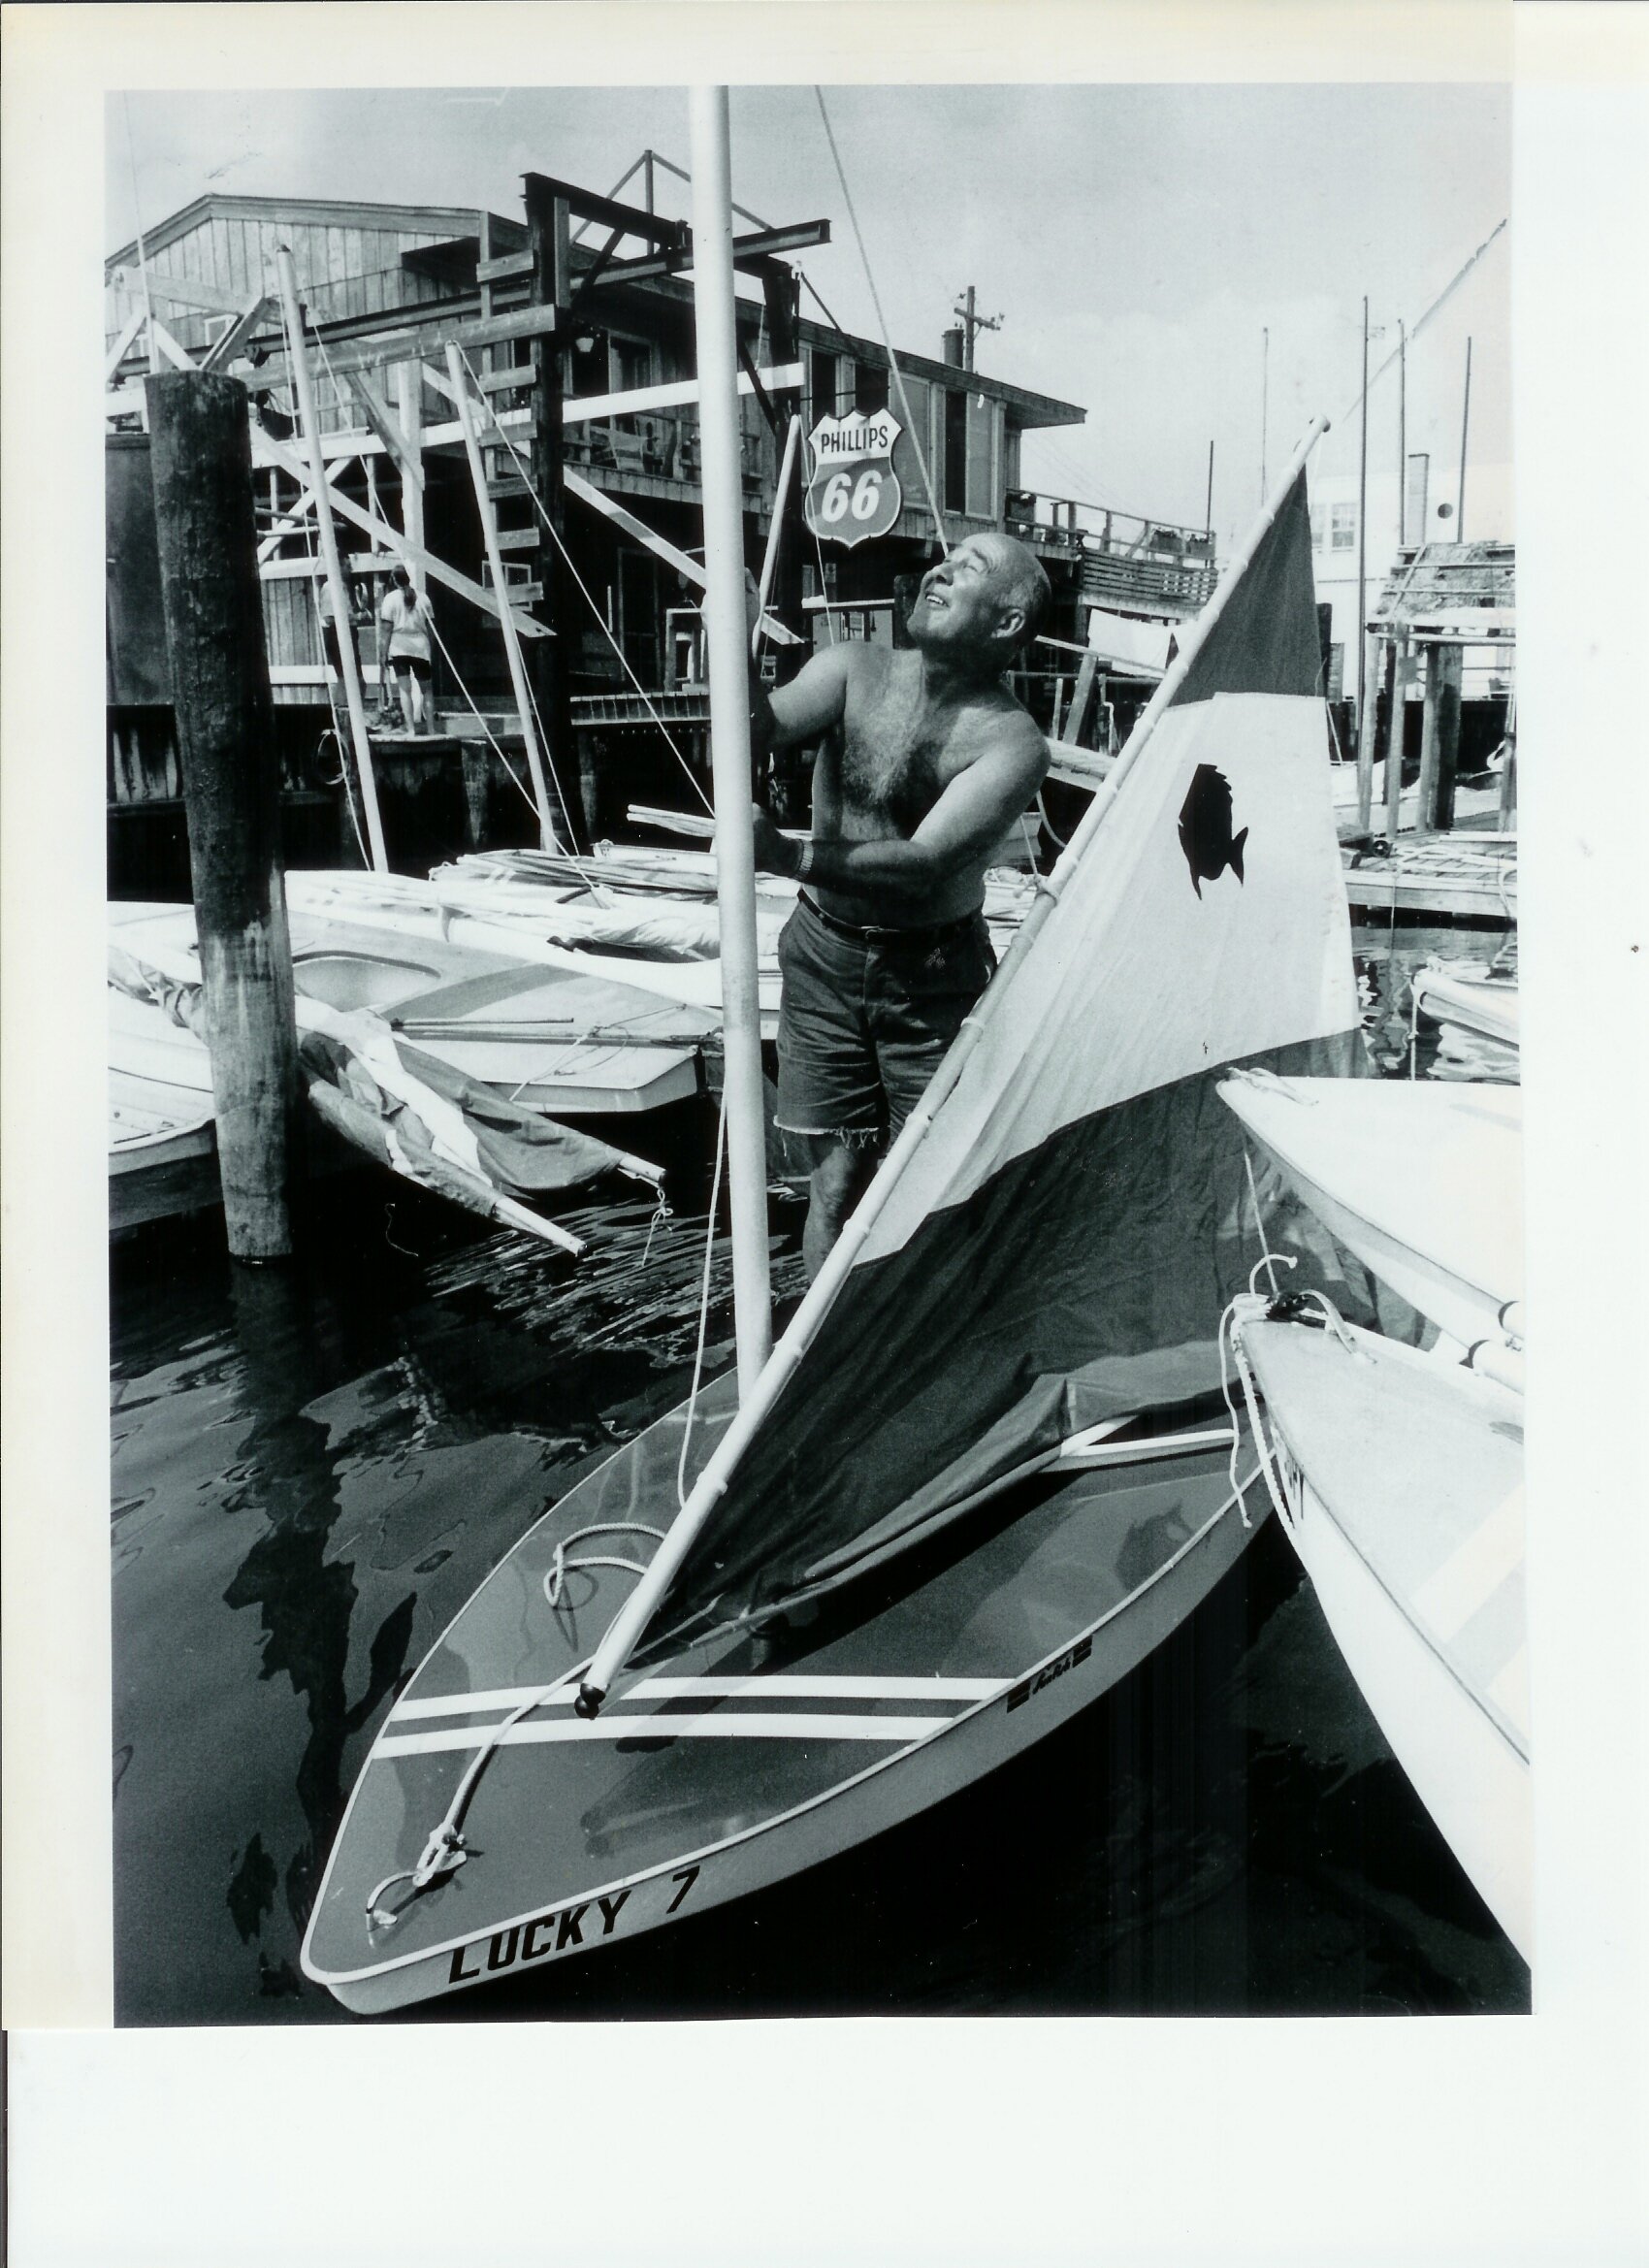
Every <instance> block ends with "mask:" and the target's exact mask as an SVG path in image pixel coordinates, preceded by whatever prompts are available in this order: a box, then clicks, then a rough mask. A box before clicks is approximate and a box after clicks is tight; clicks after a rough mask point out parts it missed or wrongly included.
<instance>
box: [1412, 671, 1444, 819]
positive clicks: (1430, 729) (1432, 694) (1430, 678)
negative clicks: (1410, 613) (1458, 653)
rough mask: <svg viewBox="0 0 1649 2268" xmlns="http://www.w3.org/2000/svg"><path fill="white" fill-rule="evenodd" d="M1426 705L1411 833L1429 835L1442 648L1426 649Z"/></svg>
mask: <svg viewBox="0 0 1649 2268" xmlns="http://www.w3.org/2000/svg"><path fill="white" fill-rule="evenodd" d="M1425 657H1426V705H1425V709H1424V712H1423V714H1422V717H1421V722H1420V793H1419V794H1418V796H1417V797H1416V803H1417V806H1418V808H1417V809H1416V811H1415V813H1414V832H1415V833H1416V834H1430V833H1431V832H1432V830H1433V828H1434V827H1435V826H1437V805H1438V697H1439V693H1440V692H1441V690H1442V666H1441V664H1442V649H1441V648H1440V647H1439V646H1438V645H1436V644H1435V643H1430V644H1428V645H1427V646H1426V648H1425Z"/></svg>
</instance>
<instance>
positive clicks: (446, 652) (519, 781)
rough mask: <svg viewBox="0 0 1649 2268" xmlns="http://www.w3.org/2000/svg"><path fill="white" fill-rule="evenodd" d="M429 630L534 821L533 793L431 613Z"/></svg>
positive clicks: (536, 810)
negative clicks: (487, 716) (486, 714)
mask: <svg viewBox="0 0 1649 2268" xmlns="http://www.w3.org/2000/svg"><path fill="white" fill-rule="evenodd" d="M430 629H431V630H432V631H433V632H435V640H436V645H437V646H439V648H440V650H441V656H442V659H443V660H444V661H445V663H446V665H447V667H448V668H449V669H450V670H451V671H452V675H453V680H454V683H455V684H456V685H457V687H458V690H459V692H460V693H461V694H462V695H463V696H464V697H465V699H466V700H467V701H468V702H469V706H470V709H471V711H472V712H473V714H474V717H475V721H476V723H477V724H478V725H479V726H480V728H481V729H482V731H483V732H484V733H485V734H486V736H487V739H488V741H489V743H490V744H491V746H492V751H493V754H494V755H495V756H496V757H497V758H498V760H499V761H500V763H501V764H502V766H503V768H504V770H505V771H506V772H507V773H508V774H509V776H510V778H511V780H512V781H513V782H514V783H515V786H516V788H517V790H518V791H519V793H520V795H521V799H522V801H523V802H524V803H525V804H526V806H527V808H528V810H529V811H531V812H532V814H533V818H534V819H536V818H537V816H538V806H537V804H536V803H535V802H534V801H533V791H532V790H531V788H529V787H528V785H527V783H526V781H525V780H524V779H523V778H522V777H521V774H520V773H519V772H518V771H517V770H516V768H515V766H514V765H513V764H512V763H511V762H510V761H509V759H508V757H507V756H505V754H504V752H503V750H502V748H501V746H500V745H499V741H498V738H497V735H496V734H495V733H494V731H493V729H492V727H491V726H490V725H489V724H488V722H487V720H486V718H485V717H484V716H483V715H482V714H481V711H480V708H479V706H478V704H477V702H476V699H475V696H474V695H473V694H472V693H471V692H470V690H469V686H468V685H466V683H465V682H464V678H463V676H462V675H461V674H460V671H459V667H458V664H457V663H456V662H455V661H454V660H453V658H452V652H451V649H450V648H449V647H448V645H447V642H446V640H445V638H443V637H442V636H441V633H440V632H439V631H438V630H436V620H435V616H434V614H433V613H432V615H431V616H430Z"/></svg>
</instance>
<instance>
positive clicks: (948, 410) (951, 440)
mask: <svg viewBox="0 0 1649 2268" xmlns="http://www.w3.org/2000/svg"><path fill="white" fill-rule="evenodd" d="M967 492H968V398H967V396H966V395H965V394H957V393H954V392H948V393H947V394H946V396H945V485H944V488H943V490H942V491H941V500H940V501H941V502H943V504H944V506H945V509H946V510H947V511H948V512H960V511H965V510H966V509H967Z"/></svg>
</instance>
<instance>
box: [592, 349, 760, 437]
mask: <svg viewBox="0 0 1649 2268" xmlns="http://www.w3.org/2000/svg"><path fill="white" fill-rule="evenodd" d="M802 374H803V373H802V366H801V364H800V363H799V362H793V363H783V364H781V365H779V366H778V367H777V368H776V369H771V370H763V371H756V372H753V373H745V372H743V371H741V372H740V373H739V380H738V390H739V392H740V393H741V394H754V393H755V392H756V386H755V384H754V383H753V382H752V379H753V378H755V379H759V380H760V382H761V384H762V385H764V386H766V387H768V388H769V389H770V390H771V391H772V392H773V393H775V394H782V393H786V392H789V391H792V390H793V389H794V388H796V387H799V386H800V384H801V382H802ZM697 400H698V380H697V379H696V378H673V379H671V380H670V382H669V383H668V384H667V385H663V386H634V387H631V388H630V391H629V392H627V393H623V394H582V395H579V396H577V397H576V398H575V399H570V400H568V401H567V402H566V403H565V404H564V405H563V406H562V423H563V424H564V425H588V424H590V423H591V422H593V421H594V420H596V419H598V418H607V417H631V416H634V415H635V414H636V413H637V412H638V411H639V412H645V411H647V410H650V409H688V408H692V407H693V405H695V403H696V402H697Z"/></svg>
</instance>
